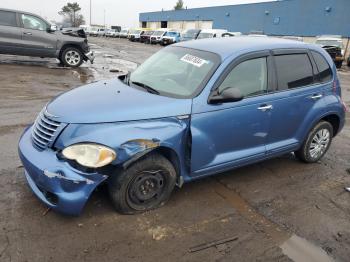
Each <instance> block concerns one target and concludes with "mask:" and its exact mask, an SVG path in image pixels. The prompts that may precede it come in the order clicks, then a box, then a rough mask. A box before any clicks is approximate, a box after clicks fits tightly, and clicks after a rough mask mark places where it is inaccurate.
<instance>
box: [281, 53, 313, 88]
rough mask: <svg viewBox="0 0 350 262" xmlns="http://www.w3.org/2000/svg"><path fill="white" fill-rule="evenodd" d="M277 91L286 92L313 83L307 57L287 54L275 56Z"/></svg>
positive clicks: (305, 55) (309, 62)
mask: <svg viewBox="0 0 350 262" xmlns="http://www.w3.org/2000/svg"><path fill="white" fill-rule="evenodd" d="M275 62H276V70H277V79H278V89H279V90H287V89H294V88H299V87H303V86H308V85H312V84H313V83H314V75H313V70H312V65H311V61H310V59H309V56H308V55H307V54H306V53H305V54H287V55H278V56H275Z"/></svg>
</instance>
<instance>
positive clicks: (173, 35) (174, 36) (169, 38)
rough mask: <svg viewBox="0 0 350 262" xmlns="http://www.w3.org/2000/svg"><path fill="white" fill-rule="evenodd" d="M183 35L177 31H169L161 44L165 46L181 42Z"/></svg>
mask: <svg viewBox="0 0 350 262" xmlns="http://www.w3.org/2000/svg"><path fill="white" fill-rule="evenodd" d="M180 39H181V35H180V32H177V31H168V32H166V34H165V35H164V36H163V37H162V39H161V41H160V44H161V45H163V46H166V45H171V44H174V43H178V42H180Z"/></svg>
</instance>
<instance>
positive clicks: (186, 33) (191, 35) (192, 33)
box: [182, 30, 198, 39]
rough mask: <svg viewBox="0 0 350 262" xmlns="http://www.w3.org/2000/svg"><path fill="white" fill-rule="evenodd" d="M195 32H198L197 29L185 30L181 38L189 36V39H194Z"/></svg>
mask: <svg viewBox="0 0 350 262" xmlns="http://www.w3.org/2000/svg"><path fill="white" fill-rule="evenodd" d="M197 34H198V31H197V30H189V31H186V32H185V33H184V34H183V35H182V37H183V38H191V39H194V38H196V37H197Z"/></svg>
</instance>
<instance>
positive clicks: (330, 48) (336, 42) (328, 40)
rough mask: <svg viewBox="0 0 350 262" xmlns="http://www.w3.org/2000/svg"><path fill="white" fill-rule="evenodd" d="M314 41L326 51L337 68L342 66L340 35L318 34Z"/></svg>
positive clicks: (342, 53)
mask: <svg viewBox="0 0 350 262" xmlns="http://www.w3.org/2000/svg"><path fill="white" fill-rule="evenodd" d="M315 43H316V44H317V45H319V46H321V47H322V48H323V49H325V50H326V51H327V52H328V54H329V55H330V56H331V57H332V60H333V62H334V64H335V65H336V67H337V68H341V67H342V65H343V62H344V60H345V59H344V46H343V40H342V38H341V36H332V35H329V36H326V35H325V36H320V37H318V38H317V39H316V42H315Z"/></svg>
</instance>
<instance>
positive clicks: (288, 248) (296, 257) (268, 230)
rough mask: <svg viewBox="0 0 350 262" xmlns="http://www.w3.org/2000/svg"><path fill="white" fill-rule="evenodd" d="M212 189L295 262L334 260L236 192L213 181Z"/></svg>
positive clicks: (326, 261)
mask: <svg viewBox="0 0 350 262" xmlns="http://www.w3.org/2000/svg"><path fill="white" fill-rule="evenodd" d="M214 183H215V186H214V190H215V192H216V193H217V194H218V195H219V196H221V197H222V198H223V199H224V200H225V201H227V202H228V203H229V204H230V205H231V206H232V207H233V208H234V209H235V210H236V211H237V212H238V213H239V214H240V215H241V216H242V217H244V218H246V219H247V220H249V221H251V222H252V223H253V225H256V226H258V227H259V228H262V229H263V232H264V233H265V234H266V235H267V236H268V237H269V238H270V239H271V240H272V241H273V242H274V243H275V245H276V246H279V247H280V248H281V249H282V252H283V254H284V255H286V256H288V257H289V258H290V259H291V260H293V261H295V262H330V261H334V260H333V259H332V258H331V257H329V256H328V255H327V253H326V252H325V251H324V250H323V249H321V248H319V247H317V246H315V245H314V244H312V243H311V242H309V241H307V240H306V239H303V238H301V237H298V236H297V235H295V234H291V233H290V232H288V231H286V230H284V229H282V228H281V227H279V225H277V224H275V223H274V222H272V221H271V220H269V219H268V218H267V217H265V216H263V215H262V214H260V213H258V212H257V211H256V210H255V209H254V208H253V207H251V206H250V205H249V204H248V202H247V201H245V200H244V199H243V198H242V197H241V196H240V195H239V194H238V193H236V192H235V191H233V190H231V189H229V188H227V187H226V186H225V185H224V184H222V183H221V182H219V181H215V182H214Z"/></svg>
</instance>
